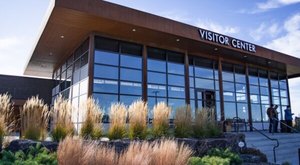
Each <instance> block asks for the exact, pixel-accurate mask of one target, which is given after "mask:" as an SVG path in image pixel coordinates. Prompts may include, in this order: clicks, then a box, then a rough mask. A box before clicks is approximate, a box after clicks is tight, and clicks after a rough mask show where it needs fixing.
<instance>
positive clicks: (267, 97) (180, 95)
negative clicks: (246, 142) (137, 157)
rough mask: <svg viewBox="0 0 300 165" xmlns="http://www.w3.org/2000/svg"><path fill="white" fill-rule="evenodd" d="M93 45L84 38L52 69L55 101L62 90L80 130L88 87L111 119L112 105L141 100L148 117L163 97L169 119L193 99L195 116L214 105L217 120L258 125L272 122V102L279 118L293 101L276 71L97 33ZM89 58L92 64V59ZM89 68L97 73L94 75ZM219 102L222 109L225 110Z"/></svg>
mask: <svg viewBox="0 0 300 165" xmlns="http://www.w3.org/2000/svg"><path fill="white" fill-rule="evenodd" d="M93 44H94V46H92V47H94V50H89V40H86V41H84V42H83V43H82V44H81V45H80V46H79V47H78V48H77V49H76V50H75V51H74V53H72V54H71V55H70V57H69V58H68V59H67V60H66V61H65V63H63V64H62V65H61V66H59V67H57V69H56V70H55V71H54V73H53V79H55V80H57V81H56V83H57V84H56V86H55V88H53V91H52V96H53V100H54V99H55V97H56V96H57V95H58V94H62V95H63V96H64V97H65V98H67V99H70V100H71V101H72V105H73V107H74V110H73V116H72V119H73V121H74V122H75V123H77V128H78V127H80V122H82V121H81V119H82V114H81V113H80V112H79V111H78V108H79V107H80V104H82V102H84V101H85V100H86V98H87V95H88V91H91V93H89V94H91V95H92V96H93V97H94V98H95V99H97V100H98V102H99V105H100V106H101V108H102V109H103V110H104V112H105V116H104V120H105V121H107V122H108V121H109V120H108V118H107V115H108V112H109V107H110V105H111V103H113V102H123V103H124V104H126V105H129V104H131V103H132V102H133V101H135V100H138V99H143V100H147V101H148V106H149V114H148V117H149V118H150V119H151V118H152V117H153V114H152V112H151V110H152V108H153V106H154V105H155V104H156V103H157V102H160V101H164V102H166V103H167V104H168V105H169V106H171V107H172V109H173V111H172V115H171V117H170V118H171V119H173V118H174V115H175V110H176V108H178V107H181V106H184V105H185V104H186V103H187V102H190V105H191V107H192V111H193V112H192V114H193V115H194V114H195V111H196V110H197V109H201V108H203V107H211V108H215V109H216V117H217V119H218V120H221V119H232V118H234V117H239V118H242V119H245V120H246V121H247V122H249V119H250V118H252V121H253V122H254V123H263V122H267V121H268V118H267V115H266V109H267V108H268V107H269V106H270V104H271V103H273V104H276V105H278V106H279V108H278V111H279V112H280V115H279V117H280V119H281V118H282V116H284V114H283V113H284V111H283V110H284V109H285V108H286V106H287V105H289V95H288V93H289V92H288V84H287V78H286V76H285V74H282V73H278V72H275V71H274V70H263V69H261V68H255V67H253V65H251V67H248V68H246V65H242V64H233V63H227V62H226V60H225V59H224V61H223V60H222V61H221V63H220V64H219V63H218V61H217V60H216V59H209V57H206V58H204V56H203V57H202V56H201V57H199V56H195V55H187V56H188V58H185V54H184V53H179V52H174V51H170V50H165V49H159V48H154V47H148V46H146V47H145V48H146V50H145V51H143V47H144V46H143V45H142V44H137V43H130V42H125V41H119V40H114V39H110V38H104V37H99V36H96V37H95V38H94V43H93ZM143 52H144V54H143ZM89 55H93V57H89ZM205 56H206V55H205ZM90 58H92V61H94V63H89V59H90ZM185 59H187V60H188V61H185ZM143 64H146V65H145V66H144V65H143ZM219 66H222V68H218V67H219ZM89 67H90V68H92V71H93V74H92V73H91V74H90V76H92V77H90V79H89V78H88V75H89V72H88V71H89ZM185 69H187V70H185ZM246 70H248V77H247V73H246ZM221 71H222V72H221ZM185 73H188V75H185ZM219 73H221V74H222V75H219ZM143 74H145V75H143ZM219 77H220V78H221V77H222V80H220V79H219ZM89 80H92V82H89ZM186 80H188V81H189V83H187V82H186ZM220 84H221V85H222V89H223V91H220ZM143 87H144V88H143ZM91 89H92V90H91ZM186 90H188V91H189V92H187V91H186ZM220 92H222V95H221V94H220ZM188 93H189V95H188ZM143 96H144V97H145V98H143ZM186 96H189V97H186ZM221 96H223V97H222V98H221ZM221 100H223V101H224V102H223V103H224V109H221V105H222V103H221ZM221 112H224V116H221V114H223V113H221ZM249 112H251V113H249ZM249 114H251V116H249Z"/></svg>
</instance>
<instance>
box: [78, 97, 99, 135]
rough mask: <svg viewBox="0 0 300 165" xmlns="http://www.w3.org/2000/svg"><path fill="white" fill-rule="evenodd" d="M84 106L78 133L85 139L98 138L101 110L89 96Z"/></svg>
mask: <svg viewBox="0 0 300 165" xmlns="http://www.w3.org/2000/svg"><path fill="white" fill-rule="evenodd" d="M85 106H86V107H85V108H84V110H85V112H84V113H85V116H84V122H83V124H82V127H81V130H80V135H81V136H82V137H83V138H85V139H99V138H100V137H101V135H102V117H103V114H102V111H101V109H100V107H99V106H98V103H97V102H96V101H95V100H94V99H93V98H91V97H89V98H88V99H87V101H86V104H85Z"/></svg>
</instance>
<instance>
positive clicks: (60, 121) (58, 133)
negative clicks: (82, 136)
mask: <svg viewBox="0 0 300 165" xmlns="http://www.w3.org/2000/svg"><path fill="white" fill-rule="evenodd" d="M71 111H72V105H71V102H70V101H67V100H65V99H63V98H62V96H61V95H59V96H58V97H57V98H56V99H55V101H54V106H53V109H52V111H51V112H52V113H51V116H52V119H53V124H54V126H53V129H52V132H51V136H52V139H53V140H54V141H60V140H63V139H64V138H65V137H66V136H67V135H73V134H74V130H75V129H74V125H73V123H72V119H71Z"/></svg>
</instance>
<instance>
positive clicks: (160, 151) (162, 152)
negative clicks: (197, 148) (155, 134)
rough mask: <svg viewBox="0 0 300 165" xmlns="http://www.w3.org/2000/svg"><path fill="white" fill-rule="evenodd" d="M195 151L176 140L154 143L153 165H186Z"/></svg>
mask: <svg viewBox="0 0 300 165" xmlns="http://www.w3.org/2000/svg"><path fill="white" fill-rule="evenodd" d="M192 154H193V151H192V150H191V149H190V148H189V147H188V146H186V145H184V144H183V143H182V144H180V145H179V144H178V143H177V142H176V141H174V140H161V141H157V142H155V143H154V146H153V151H152V157H153V159H152V163H151V164H153V165H155V164H159V165H174V164H176V165H186V164H187V163H188V159H189V158H190V157H191V155H192Z"/></svg>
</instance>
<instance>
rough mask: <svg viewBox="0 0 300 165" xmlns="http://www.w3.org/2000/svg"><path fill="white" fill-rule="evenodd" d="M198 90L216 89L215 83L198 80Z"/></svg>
mask: <svg viewBox="0 0 300 165" xmlns="http://www.w3.org/2000/svg"><path fill="white" fill-rule="evenodd" d="M196 88H201V89H212V90H213V89H214V81H213V80H207V79H200V78H196Z"/></svg>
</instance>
